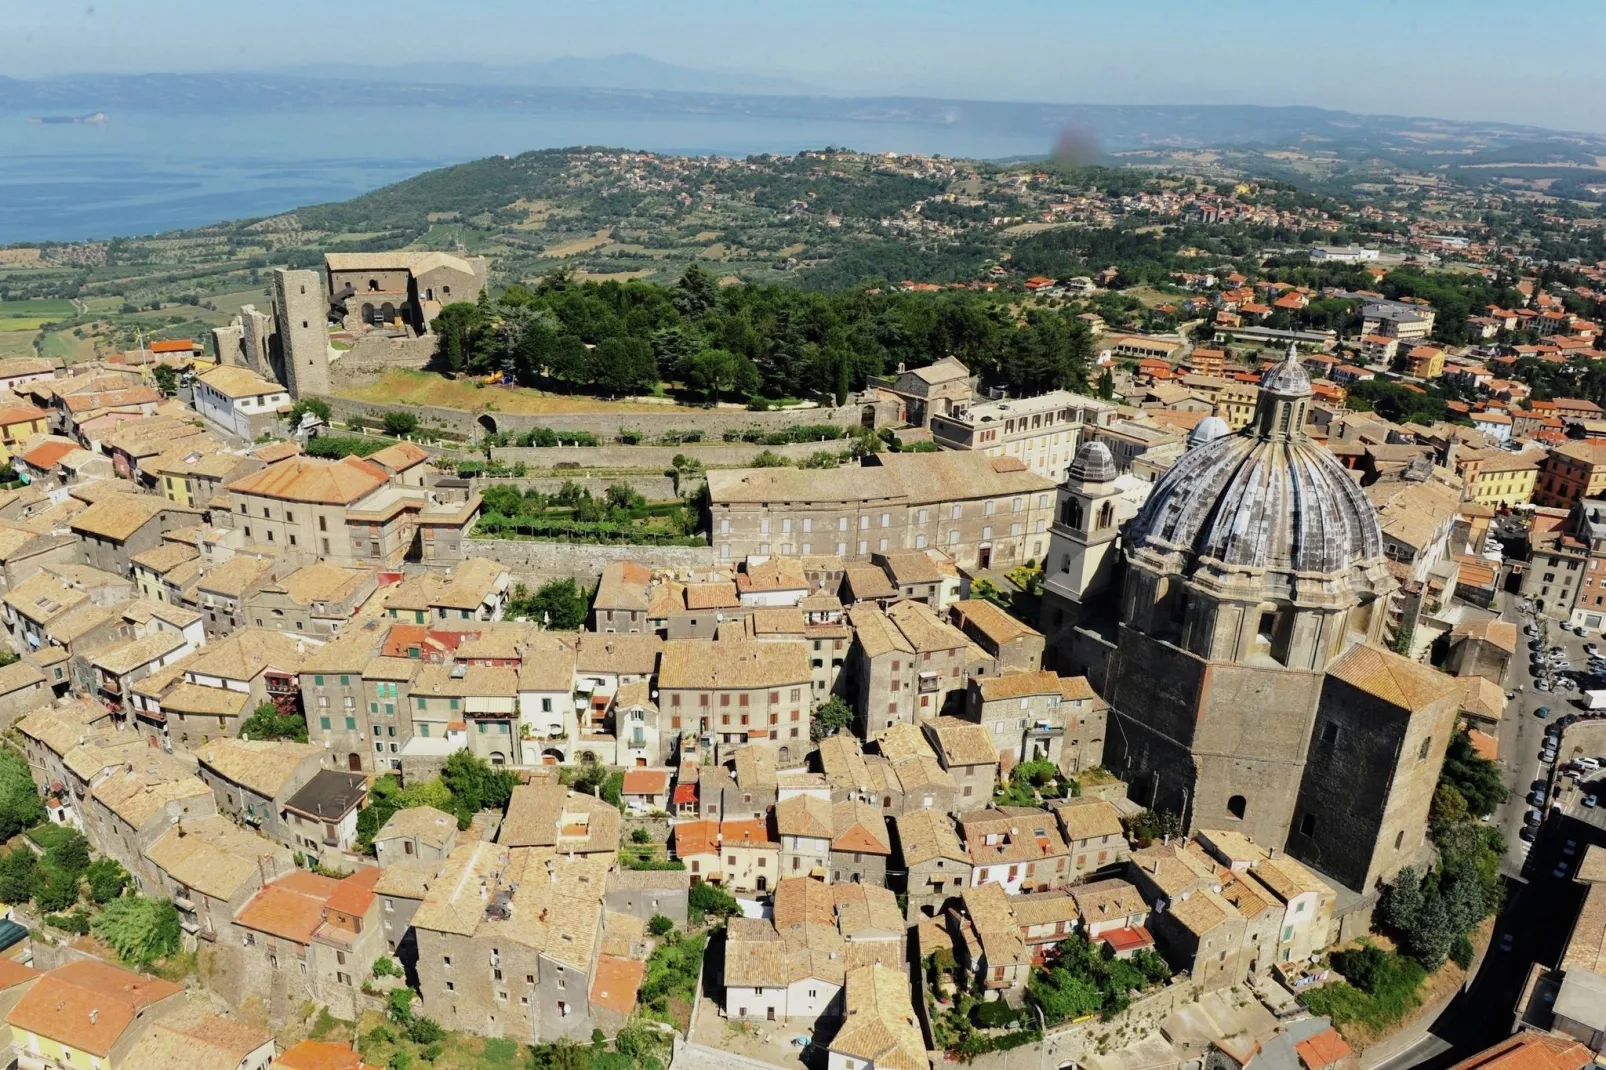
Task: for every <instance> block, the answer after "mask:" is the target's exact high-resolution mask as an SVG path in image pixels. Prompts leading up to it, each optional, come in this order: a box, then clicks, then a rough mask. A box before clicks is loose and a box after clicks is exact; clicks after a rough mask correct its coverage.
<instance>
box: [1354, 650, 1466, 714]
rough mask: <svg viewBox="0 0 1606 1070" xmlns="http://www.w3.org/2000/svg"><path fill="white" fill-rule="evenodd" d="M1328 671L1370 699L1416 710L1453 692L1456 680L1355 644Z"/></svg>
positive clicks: (1390, 652)
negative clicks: (1369, 696)
mask: <svg viewBox="0 0 1606 1070" xmlns="http://www.w3.org/2000/svg"><path fill="white" fill-rule="evenodd" d="M1328 674H1329V675H1331V676H1333V677H1336V678H1337V679H1340V680H1343V681H1344V682H1345V683H1347V684H1350V685H1351V686H1353V687H1355V688H1356V689H1358V690H1360V691H1364V692H1365V693H1366V694H1368V695H1371V696H1372V697H1373V698H1378V699H1382V700H1383V701H1384V702H1388V703H1391V704H1392V705H1395V706H1398V707H1400V708H1401V709H1406V710H1417V709H1421V708H1422V707H1423V706H1427V705H1429V704H1430V703H1433V702H1436V701H1438V700H1439V699H1441V698H1444V697H1445V696H1447V695H1451V694H1454V693H1456V691H1457V690H1458V689H1457V687H1456V683H1455V679H1454V678H1453V677H1450V676H1446V675H1445V674H1443V673H1441V672H1436V671H1434V670H1433V669H1430V668H1428V667H1427V666H1425V665H1422V664H1420V663H1418V662H1415V661H1412V660H1410V659H1409V658H1404V657H1401V656H1400V655H1398V654H1396V653H1394V652H1393V651H1390V650H1384V649H1383V648H1382V647H1377V646H1369V645H1364V644H1363V645H1357V646H1355V647H1353V648H1352V649H1351V650H1350V652H1349V653H1348V654H1345V655H1344V657H1342V658H1341V659H1339V661H1338V663H1337V664H1335V665H1334V666H1333V667H1332V668H1330V669H1329V670H1328Z"/></svg>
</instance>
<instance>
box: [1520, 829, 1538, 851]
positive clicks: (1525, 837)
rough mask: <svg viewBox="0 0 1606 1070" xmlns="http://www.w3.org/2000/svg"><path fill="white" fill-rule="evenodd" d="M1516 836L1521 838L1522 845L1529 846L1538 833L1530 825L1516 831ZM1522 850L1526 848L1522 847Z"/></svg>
mask: <svg viewBox="0 0 1606 1070" xmlns="http://www.w3.org/2000/svg"><path fill="white" fill-rule="evenodd" d="M1517 835H1518V836H1521V837H1522V841H1523V843H1524V844H1529V843H1532V842H1533V841H1534V837H1535V836H1537V835H1539V833H1538V831H1537V830H1536V829H1535V828H1534V827H1533V826H1532V825H1524V826H1522V828H1520V829H1518V830H1517ZM1523 850H1527V848H1526V847H1524V848H1523Z"/></svg>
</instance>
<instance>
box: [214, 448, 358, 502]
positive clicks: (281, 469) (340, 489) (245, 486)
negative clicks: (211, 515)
mask: <svg viewBox="0 0 1606 1070" xmlns="http://www.w3.org/2000/svg"><path fill="white" fill-rule="evenodd" d="M389 481H390V475H389V473H387V472H386V471H385V470H384V469H383V468H381V467H379V466H378V465H376V464H371V463H369V462H368V461H365V460H362V459H360V458H357V457H343V458H341V459H340V460H338V461H326V460H320V459H319V458H316V457H303V456H296V457H290V458H287V459H285V460H282V461H279V462H277V463H275V464H270V465H268V466H267V467H266V468H262V469H258V470H257V471H255V472H252V473H250V474H249V475H246V476H242V477H241V478H239V479H236V480H235V481H234V482H232V483H230V484H228V486H227V487H226V488H225V489H226V490H228V491H229V492H230V493H239V494H257V495H261V496H262V497H265V498H278V499H282V500H284V501H293V502H314V503H319V504H324V505H350V504H351V503H352V502H355V501H357V500H358V499H359V498H362V497H364V496H365V495H368V494H371V493H373V491H375V490H377V489H378V488H380V487H382V486H384V485H385V484H386V483H388V482H389Z"/></svg>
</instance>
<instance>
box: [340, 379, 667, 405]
mask: <svg viewBox="0 0 1606 1070" xmlns="http://www.w3.org/2000/svg"><path fill="white" fill-rule="evenodd" d="M339 394H340V396H341V397H347V398H351V399H353V400H355V401H367V402H370V403H372V404H376V405H433V406H435V407H437V408H442V409H461V410H463V411H465V412H470V411H473V410H475V409H485V408H487V407H489V406H491V405H494V406H495V408H494V409H492V410H491V411H492V412H493V413H496V412H504V413H514V414H517V415H531V416H539V415H544V414H548V413H565V412H601V413H608V412H616V413H619V414H620V415H621V416H623V415H627V414H630V413H642V412H664V411H666V409H667V406H664V405H653V404H643V403H641V402H632V401H603V400H601V399H598V398H592V397H584V396H581V395H574V396H570V395H568V394H547V393H543V392H542V391H539V390H530V389H528V388H526V387H485V388H483V389H477V388H476V387H475V386H474V383H473V381H472V380H470V379H468V378H463V379H447V378H445V377H444V376H440V375H436V374H434V373H433V372H415V371H405V370H402V369H397V370H393V371H389V372H386V373H385V375H384V377H383V378H381V379H380V380H379V381H378V382H376V383H371V384H369V385H368V386H361V387H354V388H352V389H349V390H342V391H339Z"/></svg>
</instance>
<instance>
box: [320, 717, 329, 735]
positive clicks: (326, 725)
mask: <svg viewBox="0 0 1606 1070" xmlns="http://www.w3.org/2000/svg"><path fill="white" fill-rule="evenodd" d="M318 726H319V727H320V728H322V729H323V730H324V731H325V732H327V731H329V718H327V717H320V718H318Z"/></svg>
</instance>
